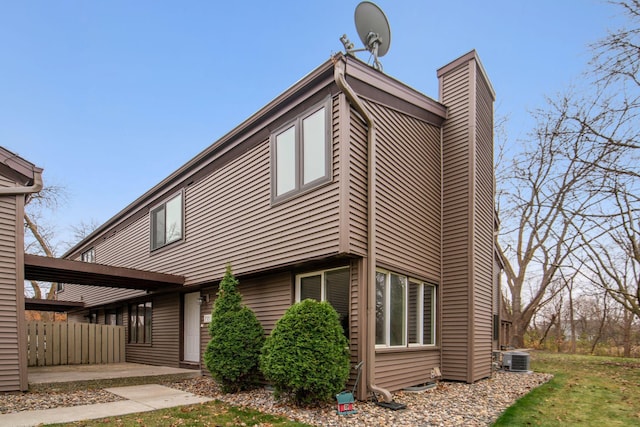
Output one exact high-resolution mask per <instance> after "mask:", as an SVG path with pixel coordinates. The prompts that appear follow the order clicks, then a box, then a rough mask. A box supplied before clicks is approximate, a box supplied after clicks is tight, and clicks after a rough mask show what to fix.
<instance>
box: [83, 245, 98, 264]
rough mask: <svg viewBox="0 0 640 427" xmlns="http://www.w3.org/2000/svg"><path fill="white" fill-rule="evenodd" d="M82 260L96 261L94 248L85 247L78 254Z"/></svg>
mask: <svg viewBox="0 0 640 427" xmlns="http://www.w3.org/2000/svg"><path fill="white" fill-rule="evenodd" d="M80 260H81V261H82V262H96V251H95V249H94V248H91V249H87V250H86V251H84V252H82V254H81V255H80Z"/></svg>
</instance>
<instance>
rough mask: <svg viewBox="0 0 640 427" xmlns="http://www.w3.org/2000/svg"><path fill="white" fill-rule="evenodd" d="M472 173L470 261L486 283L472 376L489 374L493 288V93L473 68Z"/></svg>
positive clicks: (479, 295)
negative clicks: (473, 183) (474, 106)
mask: <svg viewBox="0 0 640 427" xmlns="http://www.w3.org/2000/svg"><path fill="white" fill-rule="evenodd" d="M476 103H477V114H476V153H475V162H476V169H475V172H476V175H475V181H476V182H477V186H476V188H477V191H476V194H477V197H476V199H475V210H474V219H475V224H476V226H475V228H474V233H475V242H476V246H475V248H474V250H475V254H474V262H475V266H474V268H475V270H476V282H477V283H483V284H490V285H489V286H475V287H474V299H475V305H474V309H475V310H474V322H473V327H474V328H475V332H474V336H475V347H474V363H475V366H474V379H479V378H484V377H488V376H490V375H491V350H492V349H493V342H492V341H493V336H492V326H493V313H494V310H493V301H492V293H493V289H494V288H495V282H494V280H495V278H494V273H493V266H494V260H495V251H494V237H493V232H494V224H495V219H494V212H495V205H494V194H493V192H494V172H493V170H494V169H493V115H492V114H491V113H492V112H493V95H492V93H491V90H490V88H489V87H488V85H487V82H486V81H485V80H484V76H483V74H482V73H481V72H479V71H478V70H477V69H476Z"/></svg>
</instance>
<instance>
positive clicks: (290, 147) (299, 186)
mask: <svg viewBox="0 0 640 427" xmlns="http://www.w3.org/2000/svg"><path fill="white" fill-rule="evenodd" d="M328 111H329V103H328V101H327V102H325V103H323V104H322V105H321V106H319V107H315V108H313V109H311V110H309V111H307V112H305V113H304V114H302V115H301V116H299V117H296V119H295V120H294V121H293V122H291V123H288V124H287V125H286V126H284V127H281V128H280V129H278V130H277V131H276V132H274V134H273V135H272V137H271V141H272V143H271V148H272V151H273V154H272V169H273V173H272V181H273V182H272V195H273V199H274V200H279V199H283V198H286V197H289V196H292V195H294V194H297V193H299V192H302V191H306V190H308V189H309V188H313V187H315V186H316V185H320V184H322V183H324V182H327V181H329V180H330V162H329V160H328V159H329V150H330V138H329V125H328V122H329V121H328V119H327V115H328Z"/></svg>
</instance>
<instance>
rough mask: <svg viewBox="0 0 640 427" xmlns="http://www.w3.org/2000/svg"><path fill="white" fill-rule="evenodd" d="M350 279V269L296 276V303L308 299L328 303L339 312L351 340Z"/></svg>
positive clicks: (343, 327)
mask: <svg viewBox="0 0 640 427" xmlns="http://www.w3.org/2000/svg"><path fill="white" fill-rule="evenodd" d="M349 279H350V274H349V267H341V268H336V269H332V270H323V271H315V272H313V273H306V274H300V275H298V276H296V302H300V301H302V300H304V299H307V298H311V299H315V300H316V301H328V302H329V304H331V306H332V307H333V308H334V309H335V310H336V311H337V312H338V316H339V317H340V323H341V324H342V329H343V330H344V334H345V336H346V337H347V338H349V301H350V298H349V289H350V286H349Z"/></svg>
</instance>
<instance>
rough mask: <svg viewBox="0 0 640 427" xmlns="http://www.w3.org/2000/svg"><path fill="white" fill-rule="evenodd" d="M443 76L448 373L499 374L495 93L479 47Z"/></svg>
mask: <svg viewBox="0 0 640 427" xmlns="http://www.w3.org/2000/svg"><path fill="white" fill-rule="evenodd" d="M442 70H444V71H442ZM438 76H439V78H440V93H441V97H442V102H443V103H444V104H445V105H447V107H448V111H449V117H448V119H447V121H446V122H445V125H444V127H443V189H444V190H443V191H444V193H443V206H442V218H443V267H442V268H443V272H442V277H443V281H442V302H443V304H442V305H443V307H442V331H443V332H442V359H443V362H442V364H443V375H444V377H445V378H447V379H453V380H459V381H467V382H472V381H476V380H478V379H481V378H484V377H487V376H489V375H490V374H491V324H492V297H491V293H492V289H493V271H492V268H493V261H494V260H493V257H494V251H493V228H494V227H493V224H494V215H493V212H494V202H493V133H492V132H493V131H492V127H493V122H492V120H493V119H492V117H493V94H492V91H491V89H490V87H489V84H488V82H487V81H486V80H484V77H485V76H484V72H483V70H482V67H481V65H480V63H479V62H478V60H477V57H476V55H475V52H472V53H470V54H468V55H465V56H464V57H462V58H460V60H457V61H454V62H453V63H452V64H450V65H449V66H447V67H444V68H443V69H441V71H439V72H438Z"/></svg>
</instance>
